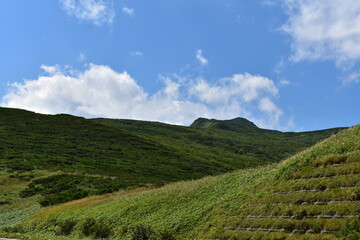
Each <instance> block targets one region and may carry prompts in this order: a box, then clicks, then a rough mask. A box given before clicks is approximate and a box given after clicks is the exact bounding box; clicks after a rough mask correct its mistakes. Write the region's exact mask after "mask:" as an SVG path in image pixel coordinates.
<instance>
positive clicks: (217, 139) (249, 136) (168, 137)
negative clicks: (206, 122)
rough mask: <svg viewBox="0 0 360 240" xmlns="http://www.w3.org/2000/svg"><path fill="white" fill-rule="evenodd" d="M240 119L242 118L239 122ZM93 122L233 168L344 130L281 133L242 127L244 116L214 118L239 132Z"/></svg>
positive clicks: (133, 122)
mask: <svg viewBox="0 0 360 240" xmlns="http://www.w3.org/2000/svg"><path fill="white" fill-rule="evenodd" d="M239 119H240V121H237V120H239ZM198 120H199V119H198ZM198 120H196V121H195V122H194V123H196V122H198ZM92 121H95V122H97V123H101V124H103V125H106V126H109V127H113V128H117V129H122V130H127V131H130V132H133V133H136V134H137V135H139V136H143V137H146V138H149V139H152V140H156V141H157V142H159V143H161V144H163V145H165V146H168V147H173V148H176V149H177V150H178V151H180V152H183V153H186V154H188V155H189V156H191V157H192V158H196V159H199V161H204V162H208V161H209V160H211V159H215V160H216V161H217V162H225V163H226V164H228V166H234V164H235V163H234V160H236V162H237V164H238V165H237V167H236V168H232V169H231V170H235V169H239V168H247V167H251V166H255V165H261V164H264V163H269V162H271V163H272V162H279V161H280V160H282V159H285V158H287V157H290V156H291V155H293V154H295V153H297V152H299V151H301V150H303V149H305V148H307V147H310V146H312V145H314V144H315V143H317V142H319V141H321V140H323V139H325V138H327V137H329V136H331V135H333V134H335V133H337V132H339V131H340V130H342V129H344V128H333V129H326V130H320V131H312V132H299V133H294V132H280V131H274V130H267V129H261V128H257V127H256V126H255V125H254V126H255V127H249V126H243V124H239V122H240V123H241V122H242V121H248V120H246V119H243V118H237V119H233V120H225V121H219V120H212V121H218V122H221V123H223V124H226V125H230V126H232V125H236V128H237V130H236V131H232V130H230V131H229V130H228V129H226V130H224V129H218V128H213V127H209V128H195V127H183V126H176V125H169V124H164V123H158V122H147V121H136V120H121V119H103V118H99V119H92ZM248 122H249V121H248ZM249 123H251V122H249ZM251 124H252V123H251ZM192 125H193V124H192Z"/></svg>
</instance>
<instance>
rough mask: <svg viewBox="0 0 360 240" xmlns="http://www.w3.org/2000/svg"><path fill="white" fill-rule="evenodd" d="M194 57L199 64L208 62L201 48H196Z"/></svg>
mask: <svg viewBox="0 0 360 240" xmlns="http://www.w3.org/2000/svg"><path fill="white" fill-rule="evenodd" d="M196 59H197V60H199V62H200V64H201V65H203V66H205V65H208V63H209V62H208V60H207V59H206V58H204V56H203V53H202V50H201V49H198V50H197V51H196Z"/></svg>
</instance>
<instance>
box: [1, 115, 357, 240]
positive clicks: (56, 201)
mask: <svg viewBox="0 0 360 240" xmlns="http://www.w3.org/2000/svg"><path fill="white" fill-rule="evenodd" d="M201 121H204V122H203V123H202V124H205V125H206V127H203V126H205V125H201V124H199V120H197V121H196V122H198V123H197V124H193V125H192V127H181V126H174V125H168V124H162V123H156V122H143V121H133V120H113V119H92V120H87V119H84V118H79V117H74V116H70V115H55V116H51V115H41V114H35V113H32V112H28V111H23V110H16V109H7V108H0V166H1V168H2V170H1V171H0V229H1V230H2V231H3V232H1V230H0V234H1V235H4V236H5V235H6V236H9V237H18V238H24V239H101V238H107V239H285V238H288V239H333V238H335V237H338V238H347V239H352V238H353V239H357V237H359V231H360V230H359V225H360V224H359V221H360V220H359V213H360V209H359V206H360V205H359V200H360V190H359V180H360V179H359V173H360V168H359V161H360V127H359V126H356V127H353V128H350V129H347V130H345V131H343V132H341V133H339V134H337V135H335V136H332V137H330V138H329V139H327V140H325V141H324V142H322V143H320V144H317V145H316V146H314V147H312V148H311V149H309V150H305V151H304V152H302V153H300V154H297V155H295V156H294V157H291V158H290V159H288V160H286V161H283V162H280V163H278V162H279V161H280V160H281V159H283V158H285V157H287V156H289V155H292V154H294V153H296V152H298V151H300V150H301V149H304V148H306V147H308V146H311V145H312V144H314V143H315V142H317V141H320V140H321V139H324V138H326V137H328V136H330V135H332V134H334V133H336V132H338V131H339V130H340V129H330V130H323V131H314V132H305V133H282V132H279V131H271V130H264V129H260V128H257V127H256V126H252V124H251V123H247V122H246V121H247V120H244V119H240V118H238V119H233V120H227V121H218V120H210V121H212V122H214V121H215V122H216V123H215V124H209V123H208V121H207V120H206V119H205V120H204V119H202V120H201ZM195 125H196V126H195ZM219 125H220V127H219ZM224 126H225V127H224ZM259 165H264V166H259ZM256 166H257V167H256ZM250 167H253V168H252V169H249V168H250ZM254 167H255V168H254ZM245 168H247V170H236V169H245ZM229 171H232V172H230V173H226V174H223V175H218V174H220V173H224V172H229ZM207 175H217V176H211V177H204V176H207ZM201 177H203V178H201ZM198 178H201V179H198ZM189 179H190V180H191V179H198V180H191V181H182V180H189ZM175 181H178V182H177V183H171V184H169V183H170V182H175ZM179 181H180V182H179ZM164 184H166V185H165V186H163V187H161V188H157V189H156V188H155V187H159V186H162V185H164ZM99 194H101V195H99ZM84 197H85V198H84ZM72 200H75V201H72ZM52 205H55V206H52ZM305 233H306V234H305Z"/></svg>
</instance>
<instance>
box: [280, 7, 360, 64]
mask: <svg viewBox="0 0 360 240" xmlns="http://www.w3.org/2000/svg"><path fill="white" fill-rule="evenodd" d="M284 2H285V6H286V12H287V14H288V16H289V19H288V22H287V23H286V24H285V25H284V26H283V27H282V30H283V31H284V32H286V33H287V34H289V35H290V36H291V38H292V51H293V55H292V60H293V61H295V62H296V61H301V60H317V59H330V60H334V61H336V63H337V65H338V66H342V65H344V63H349V62H351V61H356V60H359V58H360V1H354V0H331V1H324V0H284Z"/></svg>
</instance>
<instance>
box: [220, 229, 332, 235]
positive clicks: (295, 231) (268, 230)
mask: <svg viewBox="0 0 360 240" xmlns="http://www.w3.org/2000/svg"><path fill="white" fill-rule="evenodd" d="M226 229H228V230H240V231H253V232H257V231H262V232H284V233H290V234H295V233H301V232H304V231H305V233H307V234H319V233H320V234H334V233H337V232H339V231H335V230H325V229H322V230H320V232H318V233H316V232H314V230H312V229H307V230H304V229H293V230H292V231H291V232H288V231H286V229H285V228H252V227H248V228H244V227H226Z"/></svg>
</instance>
